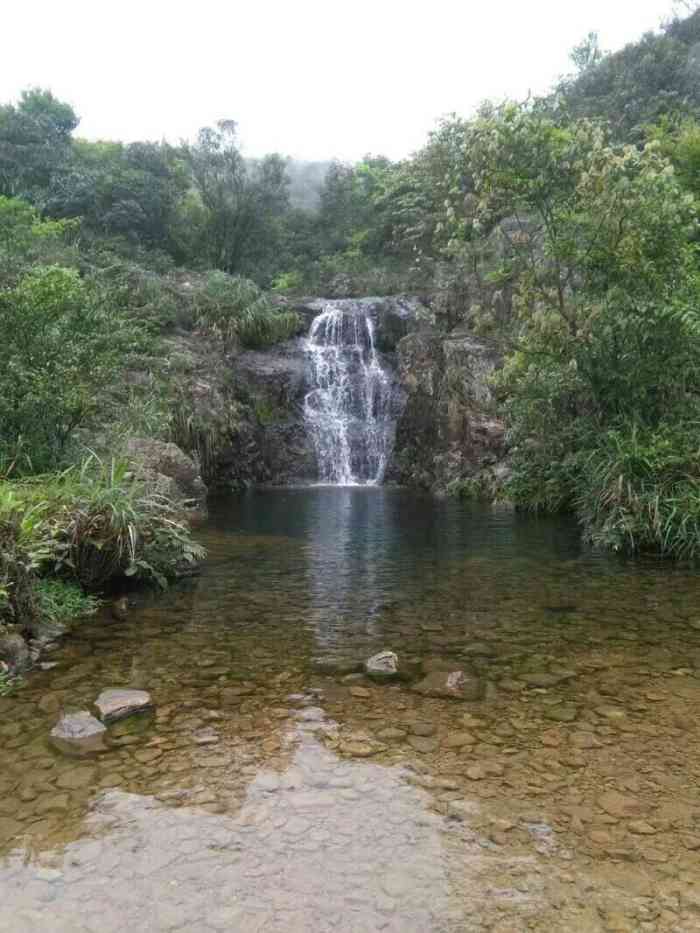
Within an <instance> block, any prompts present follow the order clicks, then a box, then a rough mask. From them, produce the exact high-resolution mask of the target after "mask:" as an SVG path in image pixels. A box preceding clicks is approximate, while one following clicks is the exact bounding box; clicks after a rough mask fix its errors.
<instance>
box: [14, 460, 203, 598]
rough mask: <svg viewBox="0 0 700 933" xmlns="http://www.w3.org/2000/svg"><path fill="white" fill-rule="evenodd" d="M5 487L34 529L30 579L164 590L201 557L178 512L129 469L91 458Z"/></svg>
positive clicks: (94, 587) (90, 588) (86, 587)
mask: <svg viewBox="0 0 700 933" xmlns="http://www.w3.org/2000/svg"><path fill="white" fill-rule="evenodd" d="M3 485H4V487H12V488H11V489H7V488H5V489H4V492H5V494H6V495H8V496H11V497H12V500H13V501H14V502H15V503H16V505H17V509H16V511H17V513H18V514H22V515H23V516H24V519H23V520H24V521H25V522H26V521H27V520H29V519H28V517H29V518H30V519H31V521H32V523H33V526H34V530H33V537H32V544H31V548H30V553H32V554H33V555H34V557H33V560H34V564H33V566H32V568H31V570H32V572H33V573H36V571H37V570H40V571H41V573H42V575H47V574H48V573H52V574H54V575H57V576H60V577H62V578H65V579H68V580H72V581H73V582H75V583H77V584H79V585H80V586H81V587H82V588H83V589H84V590H86V591H88V592H97V591H99V590H101V589H102V588H104V586H105V585H106V584H107V583H108V582H109V581H110V580H111V579H114V578H116V577H120V576H126V577H133V578H135V579H140V580H144V581H152V582H156V583H157V584H158V585H160V586H163V587H164V586H166V585H167V581H168V579H169V578H172V577H174V576H177V575H178V573H179V571H181V570H182V569H186V568H187V567H192V566H193V565H196V564H197V563H198V562H199V561H200V560H201V559H202V558H203V556H204V549H203V548H202V547H201V546H200V545H198V544H197V543H196V542H195V541H194V540H193V539H192V537H191V534H190V532H189V529H188V528H187V526H186V525H185V524H183V523H182V522H181V521H180V518H179V511H178V509H177V507H176V506H175V505H174V504H173V503H172V502H171V501H170V500H168V499H167V498H166V497H165V496H162V495H160V494H158V493H155V492H153V491H152V490H151V489H148V488H147V487H146V486H145V485H144V484H143V483H142V482H141V481H139V480H138V479H137V478H135V477H134V475H133V474H132V473H131V472H130V470H129V467H128V465H127V464H126V463H118V462H116V461H111V462H109V463H104V462H102V461H101V460H100V459H99V458H98V457H97V456H96V455H94V454H92V455H91V456H89V457H88V458H87V459H86V460H85V461H84V462H83V463H82V464H81V465H80V466H79V467H71V468H69V469H67V470H65V471H64V472H63V473H59V474H55V475H50V476H43V477H34V478H32V479H27V480H24V481H22V482H18V481H16V482H13V483H5V484H3ZM0 488H2V487H0ZM32 549H33V550H32ZM0 582H1V578H0Z"/></svg>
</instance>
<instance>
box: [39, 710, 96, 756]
mask: <svg viewBox="0 0 700 933" xmlns="http://www.w3.org/2000/svg"><path fill="white" fill-rule="evenodd" d="M106 733H107V729H106V727H105V726H103V725H102V723H101V722H100V721H99V719H95V717H94V716H93V715H91V714H90V713H88V712H87V711H86V710H83V711H82V712H79V713H69V714H66V715H65V716H61V718H60V719H59V721H58V722H57V723H56V725H55V726H54V727H53V729H52V730H51V735H50V740H51V744H52V745H53V746H54V747H55V748H57V749H58V750H59V751H61V752H64V754H67V755H90V754H92V753H93V752H99V751H102V750H103V749H104V748H105V744H104V739H105V735H106Z"/></svg>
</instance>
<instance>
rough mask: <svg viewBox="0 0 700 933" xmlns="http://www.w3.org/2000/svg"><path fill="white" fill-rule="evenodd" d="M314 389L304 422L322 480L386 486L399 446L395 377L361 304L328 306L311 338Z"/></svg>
mask: <svg viewBox="0 0 700 933" xmlns="http://www.w3.org/2000/svg"><path fill="white" fill-rule="evenodd" d="M306 352H307V355H308V359H309V368H310V385H311V389H310V391H309V392H308V393H307V394H306V397H305V399H304V420H305V422H306V427H307V431H308V433H309V436H310V437H311V440H312V442H313V445H314V449H315V451H316V459H317V462H318V473H319V480H320V482H321V483H326V484H330V485H338V486H373V485H376V484H377V483H381V481H382V479H383V477H384V471H385V469H386V465H387V462H388V459H389V456H390V454H391V450H392V447H393V443H394V433H395V428H396V423H395V420H394V418H393V412H392V388H393V384H392V379H391V376H390V375H389V373H388V372H387V371H386V370H385V369H384V368H383V366H382V361H381V358H380V355H379V354H378V353H377V350H376V348H375V339H374V322H373V320H372V318H371V316H370V314H369V312H368V309H367V307H366V305H363V303H362V302H359V301H358V302H353V301H348V300H345V301H342V302H337V303H329V304H327V305H326V306H325V308H324V310H323V311H322V312H321V313H320V314H319V315H317V317H316V318H314V321H313V323H312V324H311V330H310V332H309V336H308V338H307V340H306Z"/></svg>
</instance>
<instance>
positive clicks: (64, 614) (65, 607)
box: [35, 579, 100, 623]
mask: <svg viewBox="0 0 700 933" xmlns="http://www.w3.org/2000/svg"><path fill="white" fill-rule="evenodd" d="M35 591H36V596H37V603H38V610H39V613H40V615H41V617H42V619H48V620H50V621H51V622H58V623H61V622H70V621H71V620H72V619H77V618H80V617H82V616H90V615H94V614H95V613H96V612H97V610H98V608H99V606H100V601H99V599H96V598H95V597H94V596H91V595H90V594H88V593H85V592H84V591H83V590H82V589H81V588H80V587H79V586H78V585H77V584H75V583H68V582H67V581H65V580H58V579H43V580H39V581H38V582H37V584H36V587H35Z"/></svg>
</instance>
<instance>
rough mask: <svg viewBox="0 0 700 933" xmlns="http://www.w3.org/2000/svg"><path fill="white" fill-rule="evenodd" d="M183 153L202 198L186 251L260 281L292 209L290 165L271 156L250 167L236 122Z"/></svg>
mask: <svg viewBox="0 0 700 933" xmlns="http://www.w3.org/2000/svg"><path fill="white" fill-rule="evenodd" d="M183 152H184V156H185V159H186V162H187V165H188V168H189V171H190V175H191V179H192V183H193V185H194V190H195V192H196V199H191V200H190V201H189V202H188V203H187V204H186V205H185V208H184V214H183V217H182V218H181V224H182V228H185V231H186V232H185V236H184V238H183V239H184V247H183V248H184V251H185V252H186V253H187V254H188V256H189V258H192V259H198V260H201V261H204V262H205V263H207V264H208V265H209V266H210V267H213V268H216V269H221V270H222V271H224V272H229V273H237V272H241V271H243V272H247V273H248V274H257V275H258V276H260V268H258V267H267V266H269V264H270V260H271V257H272V256H273V255H274V250H275V243H276V240H277V237H278V235H279V231H278V230H277V224H278V222H279V220H280V219H281V217H282V216H283V215H284V213H285V211H286V210H287V207H288V204H289V194H288V179H287V175H286V171H285V161H284V159H282V158H281V157H280V156H278V155H269V156H266V157H265V158H263V159H261V160H258V161H256V162H254V163H253V164H252V165H250V166H248V165H247V164H246V161H245V159H244V158H243V156H242V154H241V152H240V150H239V148H238V146H237V144H236V124H235V122H234V121H232V120H222V121H220V122H219V123H217V125H216V127H215V128H213V127H205V128H204V129H202V130H200V132H199V136H198V139H197V143H196V145H188V146H185V147H184V148H183Z"/></svg>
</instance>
